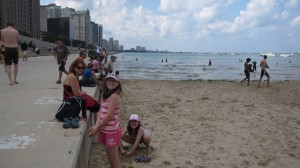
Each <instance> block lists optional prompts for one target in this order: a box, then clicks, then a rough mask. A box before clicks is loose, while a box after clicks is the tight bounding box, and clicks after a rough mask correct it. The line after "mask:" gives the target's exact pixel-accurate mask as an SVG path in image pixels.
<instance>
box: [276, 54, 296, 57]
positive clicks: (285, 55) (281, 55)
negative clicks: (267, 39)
mask: <svg viewBox="0 0 300 168" xmlns="http://www.w3.org/2000/svg"><path fill="white" fill-rule="evenodd" d="M292 55H293V54H288V53H282V54H280V55H279V56H280V57H290V56H292Z"/></svg>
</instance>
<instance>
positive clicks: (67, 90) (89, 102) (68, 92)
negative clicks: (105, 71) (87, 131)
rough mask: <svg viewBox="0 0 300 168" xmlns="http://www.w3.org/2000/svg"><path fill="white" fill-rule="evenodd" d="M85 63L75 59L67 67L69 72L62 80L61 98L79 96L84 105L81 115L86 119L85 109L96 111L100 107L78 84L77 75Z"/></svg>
mask: <svg viewBox="0 0 300 168" xmlns="http://www.w3.org/2000/svg"><path fill="white" fill-rule="evenodd" d="M84 68H85V64H84V62H83V61H81V60H79V59H76V60H75V61H74V62H73V63H72V64H71V65H70V68H69V74H68V75H67V77H66V79H65V80H64V82H63V84H64V97H63V100H64V101H66V100H68V98H69V97H71V96H77V97H81V98H82V99H83V100H84V101H85V107H84V108H83V109H82V117H83V118H85V119H86V109H88V110H90V111H91V112H93V113H97V112H98V111H99V109H100V104H99V103H98V101H97V100H96V99H95V98H93V97H92V96H90V95H88V94H87V93H86V92H85V91H82V90H81V87H80V85H79V78H78V77H79V76H81V75H82V74H83V71H84Z"/></svg>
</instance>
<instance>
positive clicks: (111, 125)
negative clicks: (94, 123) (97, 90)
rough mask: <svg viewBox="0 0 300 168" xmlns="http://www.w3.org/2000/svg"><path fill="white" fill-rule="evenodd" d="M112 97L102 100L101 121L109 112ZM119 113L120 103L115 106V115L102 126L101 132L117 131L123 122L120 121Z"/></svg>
mask: <svg viewBox="0 0 300 168" xmlns="http://www.w3.org/2000/svg"><path fill="white" fill-rule="evenodd" d="M109 102H110V99H106V100H102V101H101V110H100V121H102V120H103V119H104V118H105V116H106V115H107V113H108V105H109ZM119 114H120V103H119V104H118V105H117V107H116V108H115V112H114V115H113V117H112V118H111V119H110V120H109V122H108V123H107V124H106V125H105V126H103V127H101V129H100V130H101V132H103V133H108V134H110V133H116V132H117V131H118V130H119V128H120V127H121V123H120V121H119Z"/></svg>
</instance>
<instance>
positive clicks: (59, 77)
mask: <svg viewBox="0 0 300 168" xmlns="http://www.w3.org/2000/svg"><path fill="white" fill-rule="evenodd" d="M61 77H62V71H61V70H59V73H58V81H57V82H56V83H57V84H60V83H61Z"/></svg>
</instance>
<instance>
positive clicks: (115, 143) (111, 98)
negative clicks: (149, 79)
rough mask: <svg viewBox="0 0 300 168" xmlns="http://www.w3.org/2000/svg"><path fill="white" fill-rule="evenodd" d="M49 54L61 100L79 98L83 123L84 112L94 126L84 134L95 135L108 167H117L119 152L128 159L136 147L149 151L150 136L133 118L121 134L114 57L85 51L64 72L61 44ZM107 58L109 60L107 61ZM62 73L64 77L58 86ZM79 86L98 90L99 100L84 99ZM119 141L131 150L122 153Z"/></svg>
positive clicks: (65, 57) (119, 89) (119, 91)
mask: <svg viewBox="0 0 300 168" xmlns="http://www.w3.org/2000/svg"><path fill="white" fill-rule="evenodd" d="M53 51H54V52H53V55H54V57H55V59H56V61H57V64H58V71H59V75H58V80H57V82H56V83H57V84H61V83H63V93H64V94H63V95H64V96H63V100H64V101H68V99H69V98H71V97H73V96H76V97H80V98H81V99H82V100H83V102H84V109H82V119H83V120H87V115H86V110H89V111H90V112H93V113H94V114H95V117H96V123H95V125H94V126H93V127H91V128H90V129H89V130H88V134H89V135H90V136H94V135H96V134H98V142H99V143H100V144H103V145H104V147H105V148H106V150H107V156H108V159H109V161H110V165H111V167H120V165H121V164H120V159H119V156H118V153H119V151H120V152H121V153H122V154H126V155H127V156H130V155H132V154H133V153H134V151H135V150H136V149H137V147H138V146H139V144H140V143H144V144H145V146H146V150H147V151H150V141H151V134H150V132H149V131H147V130H146V129H144V128H143V127H142V124H141V121H140V118H139V117H138V115H137V114H134V115H132V116H130V118H129V120H128V126H127V129H126V130H125V131H123V130H122V125H121V122H120V119H119V115H120V112H121V111H120V110H121V107H120V106H121V96H122V86H121V82H120V79H119V72H118V71H114V62H115V61H116V59H117V57H116V56H114V55H110V54H109V53H108V52H107V51H106V50H105V49H100V50H99V51H98V52H95V54H88V51H85V50H83V51H80V52H79V56H78V57H77V58H76V59H75V60H74V61H73V62H72V63H71V64H70V67H69V70H68V71H67V70H66V67H65V66H66V61H67V60H68V56H69V53H70V52H69V50H68V48H67V47H66V46H65V45H64V44H63V41H62V40H58V41H57V46H56V47H54V49H53ZM109 55H110V59H109V60H108V57H109ZM87 58H88V59H89V60H87ZM63 73H65V74H66V75H67V76H66V78H65V80H64V81H63V82H62V81H61V79H62V75H63ZM80 78H81V79H80ZM82 86H85V87H99V88H100V92H101V98H100V100H97V99H95V98H93V97H92V96H90V95H88V94H87V93H86V92H85V91H83V90H82ZM64 121H65V122H69V121H70V120H67V119H65V120H64ZM65 125H67V123H66V124H64V125H63V127H64V128H68V127H65ZM122 140H123V141H125V142H127V143H129V144H131V145H132V147H131V148H130V149H129V150H127V151H126V150H125V149H124V148H123V145H122ZM148 160H149V159H148ZM144 161H147V160H144Z"/></svg>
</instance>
